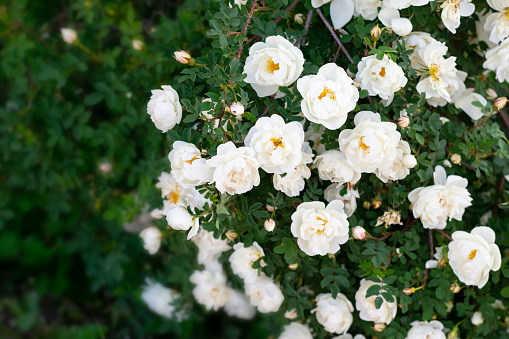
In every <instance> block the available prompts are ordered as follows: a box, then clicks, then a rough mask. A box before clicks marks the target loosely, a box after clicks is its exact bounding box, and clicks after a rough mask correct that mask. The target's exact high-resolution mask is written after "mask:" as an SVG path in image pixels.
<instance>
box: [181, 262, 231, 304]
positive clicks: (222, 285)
mask: <svg viewBox="0 0 509 339" xmlns="http://www.w3.org/2000/svg"><path fill="white" fill-rule="evenodd" d="M189 280H190V281H191V282H192V283H193V284H195V285H196V287H195V288H194V289H193V295H194V298H195V299H196V301H197V302H198V303H200V304H202V305H203V306H205V308H206V309H207V310H211V309H213V310H214V311H217V310H219V308H221V307H223V306H224V305H225V304H226V302H227V300H228V287H227V286H226V276H225V274H224V272H223V270H222V268H221V267H220V265H217V266H211V267H206V268H205V269H204V270H203V271H194V273H193V274H192V275H191V277H190V278H189Z"/></svg>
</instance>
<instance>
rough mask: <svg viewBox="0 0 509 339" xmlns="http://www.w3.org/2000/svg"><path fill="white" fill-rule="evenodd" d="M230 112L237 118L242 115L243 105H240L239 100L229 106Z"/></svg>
mask: <svg viewBox="0 0 509 339" xmlns="http://www.w3.org/2000/svg"><path fill="white" fill-rule="evenodd" d="M230 112H231V113H232V114H233V115H235V116H236V117H237V118H239V117H241V116H242V114H244V105H242V104H241V103H240V102H234V103H233V104H231V106H230Z"/></svg>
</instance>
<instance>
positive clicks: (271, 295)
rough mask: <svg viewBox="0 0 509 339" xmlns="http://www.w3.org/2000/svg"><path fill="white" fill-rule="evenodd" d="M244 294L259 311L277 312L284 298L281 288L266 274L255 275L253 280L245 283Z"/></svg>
mask: <svg viewBox="0 0 509 339" xmlns="http://www.w3.org/2000/svg"><path fill="white" fill-rule="evenodd" d="M246 294H247V295H248V296H249V301H250V302H251V305H253V306H255V307H256V308H257V309H258V312H260V313H270V312H277V311H278V310H279V308H280V307H281V304H282V303H283V301H284V300H285V297H284V295H283V292H281V288H280V287H279V286H278V285H276V284H275V283H274V282H273V281H272V279H271V278H269V277H267V276H261V277H257V278H256V279H255V280H254V281H252V282H249V283H246Z"/></svg>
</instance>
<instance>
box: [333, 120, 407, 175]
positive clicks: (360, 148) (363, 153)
mask: <svg viewBox="0 0 509 339" xmlns="http://www.w3.org/2000/svg"><path fill="white" fill-rule="evenodd" d="M354 123H355V126H356V127H355V128H354V129H345V130H343V131H341V133H340V134H339V140H338V141H339V147H340V149H341V152H342V153H343V154H345V155H346V158H347V160H348V163H349V164H350V166H352V168H353V169H355V170H356V171H359V172H365V173H372V172H375V171H376V170H377V169H384V168H386V167H389V166H392V165H393V163H394V158H396V156H397V147H398V143H399V140H400V138H401V134H400V133H399V132H398V131H397V130H396V128H397V127H396V124H393V123H392V122H382V120H381V118H380V114H379V113H373V112H369V111H361V112H359V113H357V115H356V116H355V119H354Z"/></svg>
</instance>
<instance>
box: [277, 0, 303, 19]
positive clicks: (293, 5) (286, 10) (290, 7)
mask: <svg viewBox="0 0 509 339" xmlns="http://www.w3.org/2000/svg"><path fill="white" fill-rule="evenodd" d="M299 2H300V0H295V1H294V2H293V4H291V5H290V6H288V8H287V9H285V12H286V13H288V12H290V11H291V10H292V9H293V8H294V7H295V6H297V4H298V3H299ZM281 19H283V17H282V16H281V15H280V16H278V17H277V18H276V20H274V23H275V24H277V23H278V22H279V21H281Z"/></svg>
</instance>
